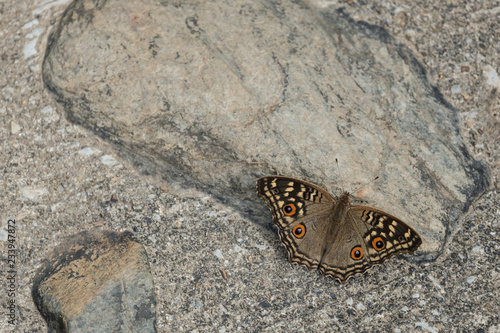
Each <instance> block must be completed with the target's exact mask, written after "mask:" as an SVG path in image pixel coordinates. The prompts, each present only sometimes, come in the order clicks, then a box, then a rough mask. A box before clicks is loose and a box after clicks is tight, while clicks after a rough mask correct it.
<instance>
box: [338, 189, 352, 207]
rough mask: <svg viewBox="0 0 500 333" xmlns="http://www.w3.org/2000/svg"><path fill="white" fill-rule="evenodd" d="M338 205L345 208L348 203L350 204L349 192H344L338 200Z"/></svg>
mask: <svg viewBox="0 0 500 333" xmlns="http://www.w3.org/2000/svg"><path fill="white" fill-rule="evenodd" d="M338 201H339V203H340V204H343V205H345V206H349V203H350V202H351V197H350V194H349V192H344V193H343V194H342V195H341V196H340V197H339V199H338Z"/></svg>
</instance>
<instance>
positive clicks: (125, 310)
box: [32, 231, 156, 333]
mask: <svg viewBox="0 0 500 333" xmlns="http://www.w3.org/2000/svg"><path fill="white" fill-rule="evenodd" d="M32 292H33V299H34V301H35V303H36V305H37V307H38V310H39V311H40V313H41V314H42V315H43V316H44V318H45V320H46V321H47V325H48V327H49V331H53V332H72V333H75V332H144V333H146V332H156V299H155V294H154V286H153V276H152V275H151V271H150V269H149V263H148V257H147V254H146V251H145V250H144V247H143V246H142V245H141V244H139V243H137V242H136V241H134V240H133V238H132V234H131V233H130V232H124V233H117V232H109V231H108V232H106V231H105V232H102V233H100V232H93V233H89V232H86V231H83V232H81V233H79V234H76V235H73V236H70V237H68V238H67V239H65V240H64V241H63V242H62V244H60V245H59V246H57V247H56V248H55V249H54V251H53V252H52V253H51V254H50V255H49V257H48V258H46V259H45V261H44V262H43V264H42V266H41V267H40V269H39V271H38V273H37V275H36V276H35V279H34V282H33V291H32Z"/></svg>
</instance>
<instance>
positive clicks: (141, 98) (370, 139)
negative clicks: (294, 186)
mask: <svg viewBox="0 0 500 333" xmlns="http://www.w3.org/2000/svg"><path fill="white" fill-rule="evenodd" d="M43 77H44V80H45V83H46V85H47V87H48V88H49V89H50V90H51V91H52V92H53V93H54V94H55V95H56V98H57V99H58V100H59V101H60V102H61V103H62V104H63V105H64V108H65V111H66V113H67V116H68V117H69V118H70V119H71V120H72V121H74V122H76V123H78V124H81V125H83V126H85V127H87V128H89V129H91V130H92V131H94V132H95V133H96V134H98V135H99V136H101V137H103V138H105V139H107V140H109V141H111V142H113V143H115V144H116V146H117V147H118V149H119V151H120V152H121V153H123V154H126V155H130V156H131V157H132V158H133V160H134V162H135V163H136V164H137V165H138V166H142V167H143V169H144V170H146V171H147V172H160V173H161V174H162V175H163V176H164V178H165V179H166V180H167V181H168V182H181V183H184V184H192V185H195V186H198V187H201V188H204V189H205V190H207V191H209V192H210V193H212V194H213V195H214V196H217V197H219V198H220V199H222V200H223V201H225V202H226V203H228V204H232V205H236V206H238V207H240V208H243V209H245V210H247V212H250V213H252V215H253V216H255V219H256V220H259V221H266V222H268V223H270V215H269V214H267V213H266V214H264V212H265V210H266V208H265V206H264V203H263V202H260V201H257V200H258V199H257V196H256V195H255V190H254V186H255V179H256V178H257V177H258V176H261V175H264V174H282V175H287V176H295V177H300V178H304V179H306V180H308V181H311V182H315V183H317V184H319V185H321V186H324V187H326V188H327V189H328V190H330V191H331V192H333V193H334V194H337V195H338V194H339V193H340V192H341V188H342V187H344V188H345V189H346V190H355V189H358V188H360V187H362V186H363V185H366V184H367V183H369V182H370V181H371V180H372V179H374V178H375V177H376V176H378V177H379V179H378V180H377V181H375V182H373V183H372V184H370V185H368V186H365V187H364V188H363V190H362V191H360V192H358V193H355V194H357V195H358V196H361V197H363V199H364V200H366V201H367V203H366V204H369V205H373V206H375V207H377V208H380V209H383V210H386V211H388V212H390V213H392V214H394V215H396V216H398V217H400V218H401V219H403V220H404V221H406V222H407V223H408V224H410V225H411V226H413V227H415V228H416V229H417V231H419V232H420V233H421V235H422V237H423V239H424V244H423V246H422V249H423V250H424V251H421V252H420V253H421V254H424V255H427V257H435V256H437V255H438V254H439V251H440V249H441V248H442V246H443V244H444V243H445V242H446V240H447V238H448V236H449V234H450V232H451V231H452V230H453V229H454V228H455V226H456V225H457V221H458V220H459V218H460V216H461V214H462V213H463V212H465V211H466V210H467V209H468V207H469V205H470V203H471V201H472V200H474V198H476V197H477V196H478V195H479V194H480V193H482V192H483V190H484V189H485V188H487V186H488V182H489V180H488V179H489V176H488V172H487V170H486V168H485V167H484V166H483V165H482V164H480V163H478V162H477V161H475V160H473V159H472V158H471V156H470V155H469V153H468V151H467V149H466V146H465V145H464V143H463V141H462V137H461V135H460V133H459V129H458V122H457V117H456V115H455V112H456V110H455V109H454V108H453V107H452V106H451V105H449V104H448V103H447V102H446V101H445V100H444V99H443V97H442V95H441V94H440V92H439V91H438V90H437V89H436V87H435V86H434V85H432V84H431V83H430V82H429V81H428V79H427V74H426V70H425V68H424V67H423V66H422V65H421V64H420V63H419V62H418V61H417V60H416V59H415V57H414V56H413V55H412V53H411V52H410V51H409V50H408V49H407V48H406V47H405V46H403V45H401V44H400V43H398V42H396V41H395V40H394V39H393V38H392V37H391V36H389V35H388V34H387V33H386V31H385V30H383V29H381V28H379V27H375V26H371V25H368V24H366V23H363V22H354V21H352V20H351V19H349V18H348V17H346V16H345V15H343V13H342V12H322V13H321V12H317V11H314V10H311V9H310V8H308V7H307V6H306V5H305V4H303V3H302V2H294V3H291V2H283V3H282V2H280V1H263V0H262V1H237V2H234V1H212V2H206V1H199V0H192V1H182V2H174V3H172V2H166V1H148V0H134V1H127V2H123V1H116V0H109V1H93V0H82V1H75V2H74V3H72V4H71V6H70V7H69V8H68V10H67V11H66V13H65V15H64V17H63V18H62V20H61V22H60V24H59V25H58V27H57V29H55V30H54V31H53V33H52V35H51V37H50V39H49V43H48V48H47V53H46V57H45V61H44V65H43ZM336 159H338V160H339V165H340V172H339V171H338V169H337V166H336V163H335V160H336ZM261 216H265V218H262V217H261Z"/></svg>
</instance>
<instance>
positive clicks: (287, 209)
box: [283, 203, 297, 216]
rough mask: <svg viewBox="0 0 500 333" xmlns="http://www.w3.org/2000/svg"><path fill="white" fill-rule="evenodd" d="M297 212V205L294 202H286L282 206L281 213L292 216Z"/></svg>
mask: <svg viewBox="0 0 500 333" xmlns="http://www.w3.org/2000/svg"><path fill="white" fill-rule="evenodd" d="M295 212H297V207H296V206H295V205H294V204H291V203H290V204H287V205H284V206H283V213H284V214H285V215H286V216H292V215H294V214H295Z"/></svg>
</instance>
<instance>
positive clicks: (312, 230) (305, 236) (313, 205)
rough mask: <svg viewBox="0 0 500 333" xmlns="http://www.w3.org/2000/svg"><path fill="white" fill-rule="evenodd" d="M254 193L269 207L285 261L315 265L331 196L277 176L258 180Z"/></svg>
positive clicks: (323, 236) (315, 187)
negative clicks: (283, 249)
mask: <svg viewBox="0 0 500 333" xmlns="http://www.w3.org/2000/svg"><path fill="white" fill-rule="evenodd" d="M257 192H258V194H259V195H260V196H261V197H262V198H264V199H265V200H266V202H267V204H268V206H269V208H270V209H271V212H272V214H273V217H274V223H275V224H276V225H277V226H278V229H279V231H278V234H279V236H280V240H281V242H282V243H283V245H284V246H285V247H286V249H287V250H288V254H289V256H288V258H289V260H290V261H291V262H296V263H299V264H302V265H305V266H306V267H308V268H309V269H312V268H317V267H318V265H319V263H320V260H321V257H322V255H323V252H324V247H325V245H324V244H326V242H327V240H326V239H325V235H326V234H327V229H328V227H329V223H330V221H331V217H330V216H331V214H332V208H333V206H334V205H335V199H334V198H333V197H332V196H331V195H330V194H328V192H326V191H325V190H323V189H322V188H320V187H318V186H316V185H313V184H311V183H308V182H304V181H302V180H298V179H295V178H289V177H281V176H271V177H263V178H260V179H258V180H257Z"/></svg>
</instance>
